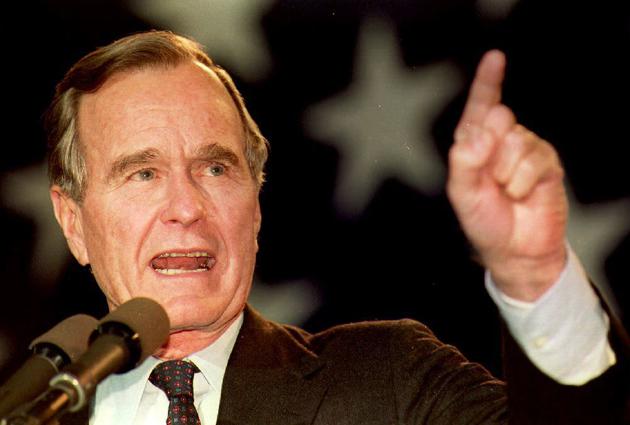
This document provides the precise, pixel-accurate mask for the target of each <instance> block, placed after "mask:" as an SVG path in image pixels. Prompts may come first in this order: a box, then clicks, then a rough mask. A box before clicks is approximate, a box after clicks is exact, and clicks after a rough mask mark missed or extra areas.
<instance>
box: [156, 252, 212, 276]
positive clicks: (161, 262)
mask: <svg viewBox="0 0 630 425" xmlns="http://www.w3.org/2000/svg"><path fill="white" fill-rule="evenodd" d="M214 263H216V260H215V259H214V257H211V256H210V254H208V253H207V252H203V251H197V252H186V253H184V252H165V253H163V254H160V255H158V256H157V257H155V258H153V260H151V267H152V268H153V270H155V271H156V272H158V273H160V274H164V275H176V274H184V273H201V272H205V271H208V270H210V269H211V268H212V266H214Z"/></svg>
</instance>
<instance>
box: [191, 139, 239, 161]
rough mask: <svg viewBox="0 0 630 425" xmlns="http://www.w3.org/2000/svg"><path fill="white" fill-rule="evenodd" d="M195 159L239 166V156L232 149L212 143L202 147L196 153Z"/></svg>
mask: <svg viewBox="0 0 630 425" xmlns="http://www.w3.org/2000/svg"><path fill="white" fill-rule="evenodd" d="M195 159H197V160H202V161H223V162H227V163H228V164H229V165H232V166H238V165H239V160H238V155H237V154H236V153H235V152H234V151H233V150H232V149H230V148H227V147H225V146H221V145H217V144H216V143H211V144H208V145H203V146H200V147H199V148H198V149H197V151H196V152H195Z"/></svg>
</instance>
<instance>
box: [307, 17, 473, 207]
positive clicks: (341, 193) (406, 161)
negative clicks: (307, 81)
mask: <svg viewBox="0 0 630 425" xmlns="http://www.w3.org/2000/svg"><path fill="white" fill-rule="evenodd" d="M355 70H356V75H355V79H354V81H353V82H352V84H351V86H350V87H349V88H348V89H347V90H346V91H345V93H343V94H341V95H340V96H338V97H336V98H333V99H330V100H326V101H324V102H321V103H320V104H318V105H315V106H314V107H312V108H311V109H309V110H307V111H306V113H305V114H306V115H305V122H306V125H307V128H308V130H309V132H310V133H311V134H312V135H313V136H315V137H316V138H318V139H320V140H325V141H327V142H329V143H332V144H334V145H336V147H337V148H338V149H339V151H340V154H341V167H340V170H339V177H338V178H339V180H338V184H337V189H336V193H335V202H336V204H337V207H338V208H339V209H340V210H341V211H342V212H344V213H346V214H349V215H356V214H358V213H359V212H361V211H362V210H363V209H364V208H365V207H366V205H367V204H368V203H369V201H370V199H371V198H372V196H373V194H374V192H375V191H376V190H377V189H378V187H379V186H380V184H381V183H382V182H383V181H384V180H385V179H387V178H388V177H397V178H399V179H400V180H402V181H405V182H406V183H407V184H409V185H411V186H414V187H416V188H418V189H419V190H420V191H422V192H425V193H428V194H432V193H436V192H438V191H439V190H441V189H442V187H443V185H444V178H445V167H444V164H443V162H442V159H441V158H440V156H439V154H438V153H437V151H436V149H435V145H434V141H433V138H432V136H431V128H432V124H433V121H434V119H435V118H436V117H437V115H438V113H439V112H440V111H441V110H442V109H443V108H444V106H445V105H446V104H447V102H448V101H449V100H451V99H452V98H453V96H454V95H455V94H456V93H457V92H458V91H459V89H460V88H461V87H462V83H463V81H462V79H461V76H460V75H459V73H458V72H457V70H456V68H455V66H453V65H451V64H447V63H442V64H433V65H428V66H424V67H422V68H419V69H417V70H415V71H410V70H409V69H407V68H406V67H405V65H404V63H403V61H402V59H401V57H400V53H399V47H398V43H397V42H396V39H395V37H394V31H393V29H392V28H391V26H390V25H388V24H386V23H384V22H382V21H371V20H370V21H367V22H366V23H365V24H364V26H363V29H362V32H361V36H360V39H359V46H358V54H357V60H356V65H355Z"/></svg>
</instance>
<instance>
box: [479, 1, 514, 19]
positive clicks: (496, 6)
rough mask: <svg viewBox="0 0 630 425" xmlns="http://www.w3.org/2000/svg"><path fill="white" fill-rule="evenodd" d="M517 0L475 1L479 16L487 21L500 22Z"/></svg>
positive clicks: (508, 13)
mask: <svg viewBox="0 0 630 425" xmlns="http://www.w3.org/2000/svg"><path fill="white" fill-rule="evenodd" d="M518 2H519V0H477V4H476V6H477V10H478V11H479V14H480V15H482V16H483V17H485V18H487V19H494V20H500V19H505V18H507V17H508V16H509V15H510V13H511V12H512V10H513V9H514V8H515V7H516V5H517V3H518Z"/></svg>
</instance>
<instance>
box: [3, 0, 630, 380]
mask: <svg viewBox="0 0 630 425" xmlns="http://www.w3.org/2000/svg"><path fill="white" fill-rule="evenodd" d="M35 4H36V6H33V5H30V4H29V6H28V7H26V6H24V5H20V4H17V3H16V4H12V5H10V6H7V7H9V8H11V10H10V12H11V16H13V17H14V19H12V23H11V25H10V26H9V27H6V28H4V29H3V30H2V31H4V32H5V34H4V35H5V40H7V39H8V40H14V41H13V42H12V43H9V44H10V47H9V51H8V54H7V57H12V58H15V60H13V61H12V63H13V65H12V66H11V67H6V68H7V69H5V70H4V71H3V72H5V73H6V72H10V73H11V75H5V81H11V82H12V83H11V84H9V85H8V87H7V88H6V97H7V100H8V102H6V103H7V104H9V105H11V106H12V108H11V110H10V112H7V113H8V114H10V115H9V119H8V120H7V122H8V124H7V128H8V132H6V134H8V136H9V137H8V138H7V140H6V141H5V145H4V147H5V152H6V154H5V155H3V159H2V172H3V174H2V190H1V196H2V198H1V199H2V200H1V204H0V206H1V209H0V214H1V216H2V217H3V218H4V220H2V223H3V225H4V226H5V228H4V234H5V243H4V244H3V253H4V255H3V256H2V257H1V258H2V264H3V270H4V272H5V285H4V288H5V291H7V292H8V293H9V294H11V296H12V299H13V300H19V301H10V302H9V301H7V300H8V299H9V298H6V297H5V298H3V300H4V301H2V302H3V304H4V305H3V308H2V309H0V312H1V313H0V314H1V317H2V322H0V367H4V370H7V369H9V368H10V367H11V366H14V365H15V364H18V363H17V362H18V361H19V353H23V351H25V350H24V348H23V347H25V346H26V345H27V343H28V341H29V340H30V339H32V337H33V336H34V335H36V334H37V333H39V332H40V331H42V330H44V329H46V327H48V326H50V325H52V324H53V323H55V322H56V321H58V320H60V319H61V318H63V317H65V316H68V315H69V314H72V313H74V312H76V311H84V312H86V311H87V312H92V313H93V314H95V315H102V314H103V313H104V310H105V305H104V302H103V299H102V297H101V296H100V295H99V292H98V289H97V288H96V286H95V284H94V283H93V280H92V277H91V275H90V273H89V272H88V271H86V270H82V269H80V268H79V267H78V266H77V265H76V264H74V263H73V262H72V260H71V258H70V255H69V253H68V250H67V248H66V247H65V241H64V240H63V237H62V236H61V233H60V231H59V230H58V229H57V226H56V223H55V222H54V217H53V216H52V211H51V208H50V207H49V200H48V195H47V182H46V178H45V165H44V151H45V149H44V146H45V144H44V138H43V134H42V132H41V130H38V129H39V128H41V125H40V122H39V117H40V116H41V113H42V112H43V110H44V108H45V107H46V104H47V102H48V101H49V100H50V96H51V94H52V90H53V86H54V83H55V82H56V81H58V80H59V79H60V78H61V76H62V75H63V72H64V71H65V70H66V69H67V68H68V66H69V65H70V64H72V63H73V62H74V61H75V60H77V59H78V58H79V57H81V56H82V55H83V54H85V53H87V52H88V51H90V50H92V49H93V48H94V47H96V46H99V45H103V44H106V43H108V42H110V41H112V40H114V39H115V38H118V37H120V36H123V35H127V34H129V33H132V32H137V31H141V30H146V29H149V28H159V29H170V30H173V31H175V32H179V33H182V34H185V35H189V36H192V37H194V38H196V39H197V40H198V41H200V42H201V43H202V44H204V45H205V46H207V50H208V53H209V54H210V56H211V57H213V58H215V59H216V60H217V61H218V62H219V63H220V64H221V65H222V66H224V67H225V68H227V69H228V70H229V71H230V72H231V73H232V75H233V76H234V78H235V80H236V83H237V85H238V86H239V88H240V89H241V91H242V92H243V95H244V97H245V99H246V101H247V104H248V107H249V109H250V111H251V112H252V115H253V116H254V118H255V119H256V120H257V121H258V123H259V125H260V126H261V129H262V130H263V133H264V134H265V135H266V136H267V138H268V139H269V140H270V142H271V157H270V160H269V163H268V167H267V183H266V184H265V186H264V187H263V190H262V193H261V204H262V209H263V217H264V218H263V228H262V230H261V234H260V239H259V241H260V247H261V249H260V252H259V255H258V265H257V269H256V276H255V285H254V291H253V293H252V295H251V299H250V300H251V302H252V303H254V304H255V305H256V306H257V307H258V308H259V309H260V310H262V311H263V313H265V314H266V315H267V316H269V317H271V318H275V319H278V320H281V321H285V322H291V323H296V324H300V325H302V326H305V327H306V328H307V329H312V330H317V329H321V328H323V327H326V326H330V325H333V324H336V323H341V322H347V321H355V320H363V319H388V318H400V317H412V318H415V319H418V320H421V321H423V322H425V323H426V324H428V325H429V326H430V327H431V328H432V329H433V330H434V331H435V332H436V333H437V335H438V336H439V337H441V338H442V339H444V340H445V341H447V342H449V343H452V344H455V345H457V346H458V347H460V348H461V349H462V351H464V353H465V354H467V355H468V356H469V357H470V358H471V359H473V360H477V361H481V362H483V363H484V364H485V365H487V366H488V367H490V369H492V370H493V371H494V372H496V373H500V367H499V342H498V340H499V326H498V321H497V316H496V311H495V309H494V307H493V305H492V303H491V301H490V300H489V298H488V297H487V295H486V294H485V292H484V289H483V285H482V270H481V268H480V267H479V265H478V264H476V263H475V261H474V259H473V255H472V253H471V251H470V248H469V246H468V244H467V242H466V241H465V239H464V237H463V236H462V234H461V232H460V230H459V227H458V224H457V221H456V219H455V217H454V214H453V212H452V210H451V208H450V206H449V204H448V201H447V199H446V196H445V193H444V183H445V178H446V173H447V169H446V155H447V151H448V148H449V146H450V144H451V143H452V132H453V128H454V126H455V123H456V122H457V119H458V117H459V114H460V113H461V108H462V106H463V102H464V99H465V96H466V91H467V87H468V85H469V83H470V81H471V79H472V76H473V72H474V69H475V66H476V64H477V61H478V59H479V57H480V55H481V54H482V52H484V51H485V50H487V49H489V48H500V49H502V50H504V51H505V52H506V54H507V57H508V69H507V79H506V82H505V89H504V101H505V103H506V104H507V105H508V106H510V107H512V108H513V109H514V111H515V113H516V115H517V116H518V118H519V120H520V122H522V123H523V124H524V125H525V126H527V127H529V128H531V129H532V130H533V131H535V132H536V133H538V134H539V135H541V136H542V137H544V138H545V139H547V140H549V141H550V142H551V143H552V144H553V145H554V146H555V147H556V148H557V149H558V151H559V153H560V156H561V158H562V160H563V162H564V166H565V168H566V172H567V178H566V181H567V187H568V189H569V196H570V202H571V215H570V222H569V229H568V230H569V241H570V243H571V245H572V246H573V248H574V250H575V251H576V252H577V254H578V256H579V257H580V258H581V260H582V261H583V263H584V266H585V268H586V270H587V271H588V273H589V275H590V276H591V277H592V279H593V281H594V282H596V283H597V284H598V285H599V286H600V287H601V288H602V290H603V292H604V293H605V295H606V297H607V298H608V300H609V302H610V303H611V305H612V306H613V307H614V308H615V309H616V310H617V311H618V312H619V313H620V314H621V315H622V317H623V319H624V320H625V322H626V324H628V323H629V322H630V321H628V315H629V314H630V312H629V311H630V293H629V290H628V289H627V288H628V283H630V267H628V265H627V264H628V260H629V259H630V183H629V182H630V167H628V166H627V164H626V162H627V157H628V142H627V141H626V138H627V136H626V134H627V131H626V130H625V127H626V126H625V123H626V121H627V120H628V116H630V110H629V108H628V106H627V104H626V102H627V99H628V98H630V93H629V92H630V80H629V79H628V78H627V75H630V56H628V55H627V54H626V52H627V51H628V47H629V46H630V6H629V5H628V4H626V2H614V1H612V0H603V1H600V2H597V3H595V2H585V3H584V2H580V3H579V4H578V3H575V4H570V5H566V4H560V3H559V2H548V1H545V0H446V1H445V0H425V1H420V2H418V1H411V0H393V1H387V2H358V1H348V2H337V1H332V0H323V1H318V2H306V1H304V2H298V1H295V0H239V1H235V0H212V1H210V0H207V1H206V0H178V1H177V2H174V1H168V0H154V1H148V0H128V1H119V2H107V1H96V2H90V6H89V7H88V6H87V5H86V3H85V2H81V1H79V0H70V1H65V2H61V3H54V2H40V3H35ZM26 29H28V31H27V30H26ZM24 32H27V33H28V34H29V35H28V37H16V35H19V34H23V33H24ZM33 51H35V52H37V54H36V55H33V54H31V53H32V52H33ZM23 312H28V315H29V316H28V318H29V320H20V321H19V323H16V321H15V319H14V318H15V317H23ZM479 329H482V330H483V332H479ZM12 359H13V360H12Z"/></svg>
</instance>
